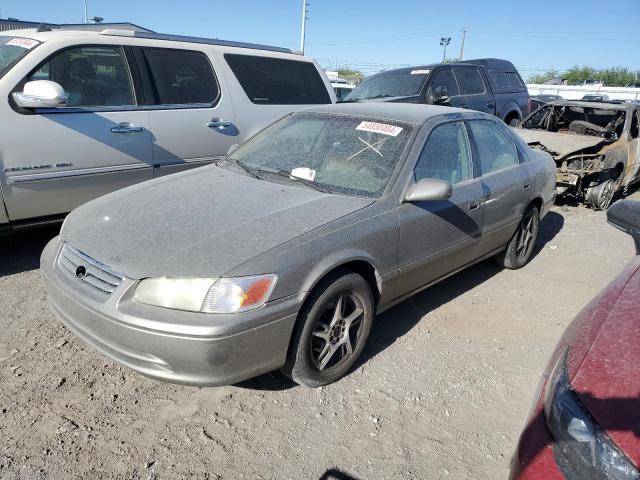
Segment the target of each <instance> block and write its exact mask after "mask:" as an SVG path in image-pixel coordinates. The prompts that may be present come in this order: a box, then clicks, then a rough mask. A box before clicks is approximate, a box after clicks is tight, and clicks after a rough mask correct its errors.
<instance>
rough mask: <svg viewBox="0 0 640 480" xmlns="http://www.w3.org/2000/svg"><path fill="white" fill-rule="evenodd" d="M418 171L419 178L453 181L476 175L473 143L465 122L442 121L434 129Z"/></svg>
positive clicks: (460, 180)
mask: <svg viewBox="0 0 640 480" xmlns="http://www.w3.org/2000/svg"><path fill="white" fill-rule="evenodd" d="M414 174H415V178H416V181H418V180H421V179H423V178H437V179H439V180H445V181H447V182H451V183H452V184H453V183H458V182H462V181H463V180H468V179H470V178H473V167H472V163H471V153H470V150H469V143H468V141H467V134H466V131H465V128H464V125H463V124H462V123H461V122H454V123H447V124H445V125H440V126H439V127H436V128H435V129H434V130H433V131H432V132H431V135H429V139H428V140H427V143H426V145H425V146H424V149H423V150H422V153H421V154H420V158H419V159H418V163H417V164H416V168H415V171H414Z"/></svg>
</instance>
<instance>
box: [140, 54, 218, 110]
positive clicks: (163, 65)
mask: <svg viewBox="0 0 640 480" xmlns="http://www.w3.org/2000/svg"><path fill="white" fill-rule="evenodd" d="M143 52H144V56H145V58H146V60H147V65H148V66H149V70H150V72H151V77H152V79H153V83H154V87H155V94H156V97H157V98H156V101H157V103H159V104H160V105H189V104H213V103H215V101H216V100H217V99H218V95H219V88H218V82H217V80H216V76H215V74H214V73H213V68H212V67H211V63H210V62H209V59H208V58H207V56H206V55H205V54H204V53H202V52H194V51H190V50H169V49H164V48H145V49H143Z"/></svg>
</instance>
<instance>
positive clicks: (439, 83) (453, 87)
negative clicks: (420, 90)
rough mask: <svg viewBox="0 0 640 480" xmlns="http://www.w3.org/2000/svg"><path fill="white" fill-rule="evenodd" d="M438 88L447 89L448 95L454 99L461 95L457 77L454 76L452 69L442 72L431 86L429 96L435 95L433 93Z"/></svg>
mask: <svg viewBox="0 0 640 480" xmlns="http://www.w3.org/2000/svg"><path fill="white" fill-rule="evenodd" d="M438 87H445V88H446V89H447V95H448V96H450V97H454V96H456V95H460V91H459V90H458V82H456V77H455V76H454V75H453V72H452V71H451V70H450V69H448V68H447V69H445V70H440V71H439V72H438V73H437V74H436V76H435V78H434V79H433V81H432V82H431V85H430V86H429V95H433V92H435V90H436V89H437V88H438Z"/></svg>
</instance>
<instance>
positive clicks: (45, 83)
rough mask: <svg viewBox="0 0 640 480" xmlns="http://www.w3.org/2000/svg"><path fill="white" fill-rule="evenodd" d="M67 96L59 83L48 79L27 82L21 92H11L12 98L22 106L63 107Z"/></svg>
mask: <svg viewBox="0 0 640 480" xmlns="http://www.w3.org/2000/svg"><path fill="white" fill-rule="evenodd" d="M68 97H69V96H68V95H67V93H66V92H65V91H64V88H62V86H61V85H60V84H58V83H56V82H51V81H49V80H34V81H32V82H27V83H25V85H24V89H23V91H22V92H14V93H13V99H14V100H15V102H16V103H17V104H18V106H19V107H22V108H55V107H64V106H66V105H67V99H68Z"/></svg>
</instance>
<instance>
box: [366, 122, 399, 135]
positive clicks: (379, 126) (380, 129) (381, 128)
mask: <svg viewBox="0 0 640 480" xmlns="http://www.w3.org/2000/svg"><path fill="white" fill-rule="evenodd" d="M356 130H362V131H365V132H373V133H382V134H384V135H390V136H392V137H397V136H398V134H399V133H400V132H401V131H402V127H396V126H395V125H387V124H386V123H378V122H362V123H361V124H360V125H358V126H357V127H356Z"/></svg>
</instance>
